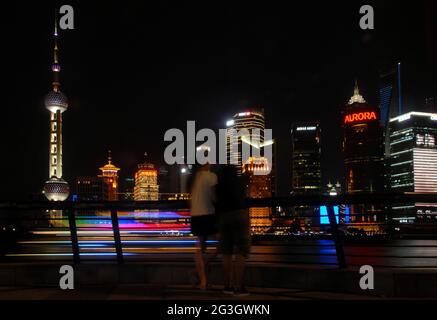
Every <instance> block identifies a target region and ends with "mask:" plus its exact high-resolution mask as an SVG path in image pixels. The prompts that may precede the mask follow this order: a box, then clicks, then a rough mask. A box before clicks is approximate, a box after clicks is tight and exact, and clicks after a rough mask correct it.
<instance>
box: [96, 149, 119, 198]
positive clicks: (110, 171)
mask: <svg viewBox="0 0 437 320" xmlns="http://www.w3.org/2000/svg"><path fill="white" fill-rule="evenodd" d="M99 169H100V171H101V172H102V174H101V175H99V178H101V179H103V181H104V182H105V183H106V184H107V185H108V190H109V191H108V200H109V201H117V200H118V171H120V168H117V167H116V166H115V165H114V164H113V163H112V156H111V151H109V152H108V163H107V164H105V165H104V166H103V167H101V168H99Z"/></svg>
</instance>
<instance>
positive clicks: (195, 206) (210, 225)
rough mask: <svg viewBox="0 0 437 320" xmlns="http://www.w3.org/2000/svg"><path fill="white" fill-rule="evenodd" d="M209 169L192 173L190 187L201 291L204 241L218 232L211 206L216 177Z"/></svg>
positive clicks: (201, 287)
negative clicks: (192, 179)
mask: <svg viewBox="0 0 437 320" xmlns="http://www.w3.org/2000/svg"><path fill="white" fill-rule="evenodd" d="M210 167H211V165H210V164H205V165H203V166H201V167H200V168H199V170H198V171H197V172H196V173H194V181H193V183H192V186H191V233H192V234H193V235H195V236H197V245H196V253H195V262H196V270H197V275H198V278H199V284H198V288H199V289H201V290H205V289H206V285H207V278H206V270H205V263H206V257H205V254H206V240H207V238H208V237H211V236H212V235H215V234H217V232H218V226H217V218H216V215H215V208H214V204H213V201H214V199H215V194H214V187H215V186H216V184H217V175H216V174H215V173H213V172H211V171H210V169H211V168H210Z"/></svg>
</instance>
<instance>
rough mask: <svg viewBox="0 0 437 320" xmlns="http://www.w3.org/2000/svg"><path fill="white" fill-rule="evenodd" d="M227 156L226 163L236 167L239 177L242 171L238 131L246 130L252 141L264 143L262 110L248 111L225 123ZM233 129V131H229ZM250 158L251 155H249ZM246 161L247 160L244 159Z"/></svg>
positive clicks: (240, 144)
mask: <svg viewBox="0 0 437 320" xmlns="http://www.w3.org/2000/svg"><path fill="white" fill-rule="evenodd" d="M226 127H227V130H228V131H227V132H228V134H227V155H228V163H229V164H235V165H236V166H237V173H238V174H239V175H241V171H242V165H243V163H242V160H243V159H242V148H243V146H242V137H241V135H240V136H238V133H239V132H241V131H240V130H243V129H246V130H247V131H248V134H249V135H250V137H246V138H251V139H252V140H258V142H259V143H263V142H264V129H265V120H264V111H263V110H248V111H245V112H240V113H237V114H235V115H234V117H233V118H232V119H231V120H229V121H227V123H226ZM231 129H233V130H231ZM249 156H251V155H249ZM246 160H247V159H246Z"/></svg>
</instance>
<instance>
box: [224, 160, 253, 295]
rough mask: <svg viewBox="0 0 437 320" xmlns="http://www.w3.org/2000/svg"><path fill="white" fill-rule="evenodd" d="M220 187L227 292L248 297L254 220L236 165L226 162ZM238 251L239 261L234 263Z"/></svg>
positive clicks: (225, 286)
mask: <svg viewBox="0 0 437 320" xmlns="http://www.w3.org/2000/svg"><path fill="white" fill-rule="evenodd" d="M216 190H217V205H216V207H217V212H218V213H219V218H220V223H219V233H220V251H221V253H222V254H223V271H224V276H225V283H224V289H223V292H224V293H226V294H234V295H235V296H246V295H248V294H249V292H248V291H247V290H246V288H245V286H244V275H245V267H246V259H247V257H248V256H249V253H250V221H249V212H248V210H247V209H245V206H244V198H245V193H244V182H243V181H242V178H241V177H239V176H238V175H237V170H236V168H235V166H231V165H225V166H223V167H222V168H221V172H220V173H219V177H218V184H217V188H216ZM234 249H235V251H234ZM234 253H235V254H236V257H235V264H233V262H232V256H233V254H234ZM233 270H234V271H235V273H233V272H232V271H233Z"/></svg>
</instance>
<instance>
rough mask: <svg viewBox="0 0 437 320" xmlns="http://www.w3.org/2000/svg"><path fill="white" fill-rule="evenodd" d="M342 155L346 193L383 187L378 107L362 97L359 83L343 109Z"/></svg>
mask: <svg viewBox="0 0 437 320" xmlns="http://www.w3.org/2000/svg"><path fill="white" fill-rule="evenodd" d="M343 155H344V164H345V168H346V190H345V191H346V192H347V193H362V192H380V191H382V190H383V159H384V158H383V128H382V125H381V123H380V122H379V109H378V108H377V107H374V106H371V105H369V104H368V103H367V102H366V101H365V100H364V98H363V97H362V96H361V95H360V92H359V89H358V85H355V89H354V95H353V96H352V97H351V99H350V100H349V103H348V104H347V105H346V107H345V109H344V111H343Z"/></svg>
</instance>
